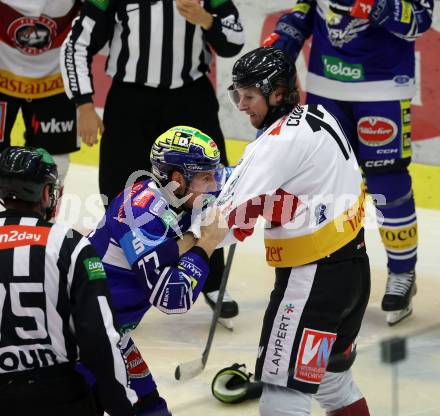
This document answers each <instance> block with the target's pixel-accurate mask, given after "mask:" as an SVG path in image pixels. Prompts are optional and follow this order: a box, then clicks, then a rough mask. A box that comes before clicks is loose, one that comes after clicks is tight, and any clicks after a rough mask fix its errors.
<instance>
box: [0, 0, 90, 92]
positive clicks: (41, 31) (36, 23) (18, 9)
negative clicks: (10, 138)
mask: <svg viewBox="0 0 440 416" xmlns="http://www.w3.org/2000/svg"><path fill="white" fill-rule="evenodd" d="M80 4H81V2H80V1H78V0H56V1H54V0H2V1H0V92H2V93H4V94H7V95H11V96H14V97H18V98H29V99H31V98H32V99H34V98H43V97H48V96H51V95H55V94H59V93H61V92H63V91H64V87H63V82H62V79H61V75H60V68H59V55H60V46H61V44H62V43H63V40H64V38H65V37H66V36H67V34H68V32H69V30H70V25H71V22H72V20H73V19H74V17H75V16H76V15H77V13H78V10H79V7H80Z"/></svg>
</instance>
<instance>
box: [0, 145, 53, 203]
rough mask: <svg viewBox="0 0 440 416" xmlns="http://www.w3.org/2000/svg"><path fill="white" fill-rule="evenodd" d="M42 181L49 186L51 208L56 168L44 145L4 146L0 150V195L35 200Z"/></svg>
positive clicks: (34, 201)
mask: <svg viewBox="0 0 440 416" xmlns="http://www.w3.org/2000/svg"><path fill="white" fill-rule="evenodd" d="M45 185H51V187H50V206H49V208H48V210H50V211H52V210H53V209H54V208H55V206H56V203H57V201H58V197H59V183H58V171H57V165H56V164H55V162H54V160H53V157H52V156H51V155H50V154H49V153H48V152H47V151H46V150H44V149H41V148H33V147H16V146H11V147H7V148H6V149H4V150H3V151H2V152H1V153H0V198H1V199H17V200H21V201H25V202H32V203H37V202H38V201H40V200H41V195H42V191H43V188H44V186H45Z"/></svg>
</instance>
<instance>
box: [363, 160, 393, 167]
mask: <svg viewBox="0 0 440 416" xmlns="http://www.w3.org/2000/svg"><path fill="white" fill-rule="evenodd" d="M395 162H396V159H385V160H367V161H366V162H365V167H366V168H382V167H385V166H393V165H394V163H395Z"/></svg>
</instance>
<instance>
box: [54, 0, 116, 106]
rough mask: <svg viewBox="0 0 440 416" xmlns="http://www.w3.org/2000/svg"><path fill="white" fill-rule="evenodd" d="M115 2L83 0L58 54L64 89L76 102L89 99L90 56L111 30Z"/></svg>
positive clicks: (109, 35)
mask: <svg viewBox="0 0 440 416" xmlns="http://www.w3.org/2000/svg"><path fill="white" fill-rule="evenodd" d="M117 3H118V0H108V1H101V2H99V1H97V0H96V1H86V2H85V3H84V4H83V6H82V7H81V11H80V15H79V16H78V17H77V18H76V19H75V20H74V21H73V23H72V30H71V31H70V33H69V35H68V36H67V37H66V39H65V40H64V43H63V46H62V48H61V54H60V66H61V73H62V76H63V82H64V89H65V91H66V94H67V96H68V97H69V98H73V99H74V100H75V102H76V104H77V105H81V104H84V103H88V102H90V103H91V102H92V95H93V94H94V89H93V77H92V73H91V65H92V59H93V56H94V55H96V54H97V53H98V52H99V51H100V50H101V49H102V48H103V47H104V45H105V44H106V43H107V41H108V40H109V39H110V37H111V35H112V33H113V27H114V19H115V12H116V5H117ZM100 4H102V6H100V7H98V5H100Z"/></svg>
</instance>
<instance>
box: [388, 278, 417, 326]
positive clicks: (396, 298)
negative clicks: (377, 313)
mask: <svg viewBox="0 0 440 416" xmlns="http://www.w3.org/2000/svg"><path fill="white" fill-rule="evenodd" d="M416 292H417V285H416V273H415V271H414V270H412V271H410V272H407V273H399V274H397V273H393V272H388V280H387V287H386V290H385V296H384V297H383V299H382V310H384V311H385V312H388V313H387V322H388V325H395V324H397V323H398V322H400V321H401V320H403V319H405V318H406V317H408V316H409V315H411V313H412V297H413V296H414V295H415V294H416Z"/></svg>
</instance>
